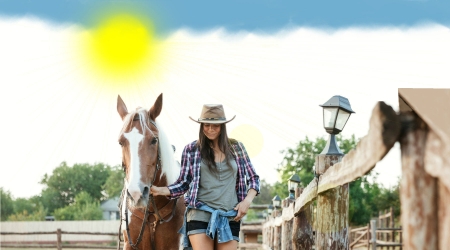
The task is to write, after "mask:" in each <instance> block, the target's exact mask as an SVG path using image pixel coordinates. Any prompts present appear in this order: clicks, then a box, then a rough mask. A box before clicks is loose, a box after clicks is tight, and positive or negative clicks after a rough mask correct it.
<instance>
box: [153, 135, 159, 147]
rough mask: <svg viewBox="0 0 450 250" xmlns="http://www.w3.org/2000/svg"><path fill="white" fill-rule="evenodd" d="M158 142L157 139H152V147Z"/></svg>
mask: <svg viewBox="0 0 450 250" xmlns="http://www.w3.org/2000/svg"><path fill="white" fill-rule="evenodd" d="M157 142H158V138H156V137H155V138H153V140H152V145H155V144H156V143H157Z"/></svg>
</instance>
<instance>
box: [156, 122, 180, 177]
mask: <svg viewBox="0 0 450 250" xmlns="http://www.w3.org/2000/svg"><path fill="white" fill-rule="evenodd" d="M156 126H158V131H159V146H160V149H161V161H162V165H163V168H162V171H163V173H164V174H165V175H166V178H167V184H172V183H174V182H175V181H176V180H177V178H178V175H179V174H180V164H178V162H177V161H176V160H175V158H174V155H175V153H174V152H173V148H172V144H170V142H169V139H168V137H167V135H166V133H165V132H164V129H163V126H162V125H161V123H160V122H159V121H156Z"/></svg>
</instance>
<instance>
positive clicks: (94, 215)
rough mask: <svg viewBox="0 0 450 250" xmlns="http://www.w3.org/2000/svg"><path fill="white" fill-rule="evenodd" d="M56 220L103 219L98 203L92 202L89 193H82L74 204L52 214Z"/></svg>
mask: <svg viewBox="0 0 450 250" xmlns="http://www.w3.org/2000/svg"><path fill="white" fill-rule="evenodd" d="M54 215H55V219H56V220H101V219H102V218H103V214H102V210H101V208H100V203H99V202H98V201H94V199H93V198H92V197H91V196H90V195H89V193H87V192H85V191H82V192H80V193H79V194H77V196H76V197H75V202H74V203H73V204H70V205H68V206H66V207H64V208H59V209H56V210H55V212H54Z"/></svg>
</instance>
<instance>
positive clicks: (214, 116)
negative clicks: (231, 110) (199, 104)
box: [189, 104, 236, 124]
mask: <svg viewBox="0 0 450 250" xmlns="http://www.w3.org/2000/svg"><path fill="white" fill-rule="evenodd" d="M235 117H236V115H235V116H233V118H231V119H230V120H227V118H226V117H225V111H224V110H223V106H222V104H205V105H203V108H202V113H201V114H200V118H198V120H194V119H192V117H190V116H189V118H191V120H193V121H194V122H197V123H214V124H221V123H227V122H231V121H232V120H233V119H234V118H235Z"/></svg>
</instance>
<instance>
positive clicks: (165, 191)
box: [150, 145, 192, 199]
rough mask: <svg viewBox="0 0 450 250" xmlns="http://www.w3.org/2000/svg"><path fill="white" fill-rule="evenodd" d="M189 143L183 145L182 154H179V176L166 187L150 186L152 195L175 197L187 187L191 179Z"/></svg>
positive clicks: (180, 194) (186, 189) (184, 191)
mask: <svg viewBox="0 0 450 250" xmlns="http://www.w3.org/2000/svg"><path fill="white" fill-rule="evenodd" d="M189 146H190V145H187V146H186V147H184V150H183V154H182V156H181V169H180V176H179V177H178V179H177V180H176V181H175V182H174V183H173V184H171V185H168V186H167V187H157V186H152V187H151V188H150V191H151V193H152V194H153V195H154V196H157V195H165V196H167V197H168V198H170V199H175V198H178V197H180V196H182V195H183V194H184V193H186V192H187V191H188V189H189V184H190V183H191V181H192V175H191V174H190V171H189V167H190V155H191V154H190V147H189Z"/></svg>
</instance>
